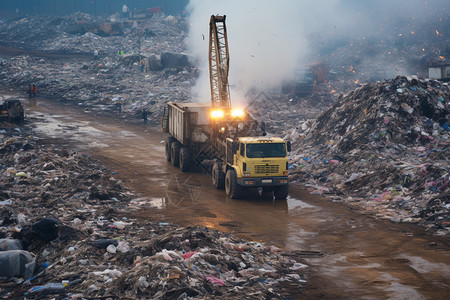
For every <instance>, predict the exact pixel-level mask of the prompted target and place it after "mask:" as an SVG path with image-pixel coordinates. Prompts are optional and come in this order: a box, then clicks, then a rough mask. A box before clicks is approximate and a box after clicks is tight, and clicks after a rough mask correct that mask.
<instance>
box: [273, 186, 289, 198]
mask: <svg viewBox="0 0 450 300" xmlns="http://www.w3.org/2000/svg"><path fill="white" fill-rule="evenodd" d="M288 194H289V185H288V184H286V185H281V186H277V187H275V188H274V189H273V196H274V197H275V199H278V200H284V199H286V198H287V196H288Z"/></svg>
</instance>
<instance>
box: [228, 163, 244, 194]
mask: <svg viewBox="0 0 450 300" xmlns="http://www.w3.org/2000/svg"><path fill="white" fill-rule="evenodd" d="M242 190H243V188H242V187H241V186H240V185H239V184H238V182H237V174H236V170H234V169H231V170H228V171H227V175H226V176H225V193H226V194H227V196H228V197H230V198H231V199H238V198H239V197H240V196H241V193H242Z"/></svg>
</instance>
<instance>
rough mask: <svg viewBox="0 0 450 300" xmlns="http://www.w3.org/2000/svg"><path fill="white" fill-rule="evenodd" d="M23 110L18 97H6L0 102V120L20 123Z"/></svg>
mask: <svg viewBox="0 0 450 300" xmlns="http://www.w3.org/2000/svg"><path fill="white" fill-rule="evenodd" d="M24 118H25V112H24V109H23V106H22V103H21V102H20V100H19V99H6V100H4V101H3V103H0V121H7V122H16V123H22V122H23V121H24Z"/></svg>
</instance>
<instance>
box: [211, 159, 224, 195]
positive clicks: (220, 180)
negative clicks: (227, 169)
mask: <svg viewBox="0 0 450 300" xmlns="http://www.w3.org/2000/svg"><path fill="white" fill-rule="evenodd" d="M211 177H212V183H213V185H214V187H215V188H216V189H218V190H223V189H224V188H225V173H224V172H223V171H222V163H220V162H217V161H216V162H215V163H214V165H213V168H212V172H211Z"/></svg>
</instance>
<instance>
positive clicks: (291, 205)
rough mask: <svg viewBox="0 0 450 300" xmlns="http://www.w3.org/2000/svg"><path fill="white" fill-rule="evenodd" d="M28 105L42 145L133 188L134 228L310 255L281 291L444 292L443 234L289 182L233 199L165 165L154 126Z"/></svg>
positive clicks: (47, 104) (199, 177) (328, 294)
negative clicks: (178, 229)
mask: <svg viewBox="0 0 450 300" xmlns="http://www.w3.org/2000/svg"><path fill="white" fill-rule="evenodd" d="M25 102H28V103H27V125H30V126H31V127H33V130H34V134H35V135H36V136H37V137H39V140H40V141H41V142H43V143H45V144H49V145H58V146H57V147H68V148H69V149H73V150H74V151H76V152H82V153H87V155H89V156H92V157H93V158H96V159H99V160H100V161H101V162H102V163H103V164H104V165H105V166H107V167H108V169H109V170H110V171H111V172H113V173H114V175H113V176H114V177H115V178H117V179H118V180H121V181H123V182H124V183H125V186H126V187H128V188H129V189H130V190H131V191H132V192H133V194H134V195H135V197H133V198H132V199H131V202H129V205H128V207H127V208H126V210H125V211H123V210H121V211H119V213H118V216H119V215H120V216H121V217H123V216H125V217H126V218H128V220H133V222H136V223H137V224H140V225H141V226H142V225H143V224H145V223H146V222H147V223H148V222H150V224H153V226H154V225H156V224H157V223H159V222H164V223H169V224H179V225H181V226H200V228H204V227H207V228H211V229H215V230H219V231H220V232H228V233H233V234H235V235H236V236H238V237H241V238H243V239H244V240H247V241H256V242H262V243H264V244H265V245H274V246H276V247H279V248H281V249H283V253H285V255H287V256H288V257H295V259H297V260H299V261H302V262H305V263H306V262H307V263H308V264H309V265H310V268H308V270H307V271H306V270H302V271H303V272H302V276H303V277H302V279H304V280H306V281H307V283H304V284H298V285H297V287H296V288H298V287H302V288H301V289H300V290H298V291H297V292H296V293H294V292H293V290H292V286H290V287H289V286H284V287H283V288H282V290H283V291H284V294H283V295H284V296H285V297H286V296H288V295H289V294H290V295H289V296H288V297H292V298H294V299H297V298H302V297H306V298H310V299H312V298H319V297H324V298H340V299H348V298H355V297H356V298H368V299H384V298H396V299H406V298H411V297H412V298H415V299H421V298H423V299H428V298H436V299H440V298H443V297H445V295H446V293H447V291H448V287H449V282H448V279H447V278H448V275H449V274H448V265H449V263H450V262H449V259H450V255H449V252H448V250H449V243H448V239H446V238H444V237H432V236H430V235H429V234H427V233H426V232H425V231H424V230H423V229H421V228H418V227H416V226H414V225H407V224H393V223H391V222H387V221H382V220H376V219H374V218H373V217H371V216H370V215H369V216H367V215H364V213H363V212H362V211H358V209H357V208H356V207H355V210H356V211H355V210H354V209H352V208H348V207H346V206H343V205H342V204H341V203H332V202H329V201H327V200H325V199H321V198H319V197H317V196H313V195H310V194H309V193H308V192H307V191H306V190H304V189H303V188H302V187H301V186H298V185H296V184H292V185H291V186H292V189H291V192H290V197H289V198H288V200H286V201H281V202H280V201H276V202H272V200H271V199H270V197H269V196H267V195H259V194H258V193H250V194H248V195H247V196H246V197H245V198H244V199H243V200H239V201H237V200H231V199H228V198H226V197H225V195H224V194H223V191H216V190H214V189H213V188H212V186H211V185H210V183H209V180H210V178H209V176H208V175H204V174H201V173H200V172H197V173H193V174H182V173H179V170H177V169H175V168H173V167H172V166H171V165H170V164H168V163H167V162H166V161H165V158H164V148H163V144H162V143H161V141H162V140H163V139H164V135H163V134H162V133H160V132H159V131H158V128H154V127H152V126H150V127H148V126H147V127H144V126H142V124H140V123H139V124H130V123H128V122H126V121H124V120H123V119H120V118H117V115H115V116H114V117H112V118H110V117H105V116H102V115H101V114H97V113H96V112H94V111H90V110H83V109H80V108H79V107H73V106H67V105H66V106H64V105H63V106H61V105H60V104H58V103H55V102H52V101H50V100H45V99H37V100H31V101H25ZM68 219H70V217H69V218H68ZM380 241H383V242H382V243H380ZM256 298H258V297H256Z"/></svg>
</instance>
